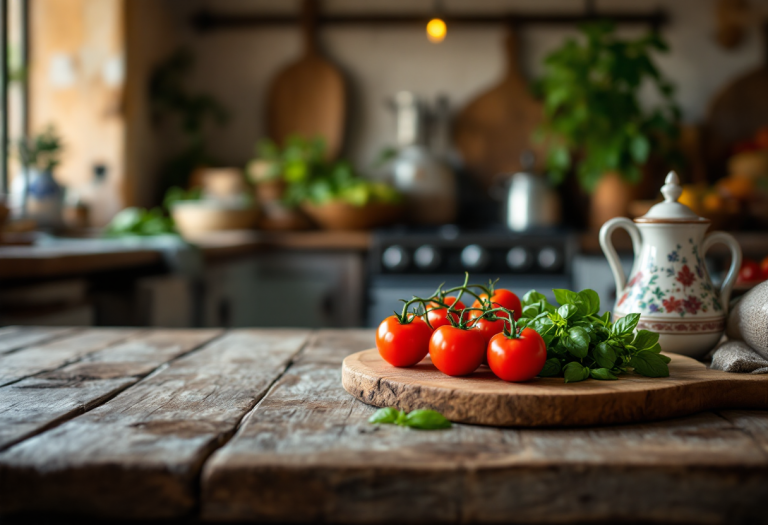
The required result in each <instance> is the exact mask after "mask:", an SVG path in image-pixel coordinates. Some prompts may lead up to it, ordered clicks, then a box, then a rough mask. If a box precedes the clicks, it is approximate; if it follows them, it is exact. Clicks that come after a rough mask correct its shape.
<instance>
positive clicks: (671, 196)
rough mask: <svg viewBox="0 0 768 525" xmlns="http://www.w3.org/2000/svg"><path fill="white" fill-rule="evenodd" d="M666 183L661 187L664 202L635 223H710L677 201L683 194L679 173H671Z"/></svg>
mask: <svg viewBox="0 0 768 525" xmlns="http://www.w3.org/2000/svg"><path fill="white" fill-rule="evenodd" d="M664 183H665V184H664V186H662V187H661V194H662V195H664V201H663V202H660V203H658V204H655V205H653V206H651V209H650V210H648V213H646V214H645V215H643V216H642V217H638V218H636V219H635V222H640V223H648V222H692V223H701V224H705V223H708V222H710V221H709V219H705V218H704V217H699V216H698V215H696V213H694V211H693V210H692V209H690V208H689V207H688V206H686V205H685V204H682V203H680V202H678V201H677V199H679V198H680V195H682V193H683V188H682V186H680V178H679V177H678V176H677V173H675V172H674V171H670V172H669V173H668V174H667V178H666V179H665V180H664Z"/></svg>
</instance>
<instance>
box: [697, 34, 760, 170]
mask: <svg viewBox="0 0 768 525" xmlns="http://www.w3.org/2000/svg"><path fill="white" fill-rule="evenodd" d="M762 39H763V48H764V51H763V52H764V57H763V64H762V65H761V66H760V67H758V68H756V69H754V70H753V71H751V72H749V73H747V74H746V75H744V76H742V77H739V78H738V79H736V80H734V81H733V82H731V83H730V84H728V85H727V86H726V87H725V88H724V89H723V90H722V91H720V92H719V93H718V94H717V96H716V97H715V98H714V99H713V100H712V103H711V105H710V107H709V112H708V115H707V120H706V124H705V127H704V147H703V151H702V153H703V155H704V159H705V161H706V162H705V164H706V165H707V167H708V171H709V178H710V180H715V179H717V178H720V177H724V176H726V175H728V173H727V168H726V161H727V159H728V157H730V155H731V154H732V153H733V146H734V145H735V144H736V143H737V142H741V141H745V140H749V139H751V138H753V136H754V134H755V132H756V131H757V130H758V129H759V128H761V127H764V126H768V21H765V22H764V24H763V28H762Z"/></svg>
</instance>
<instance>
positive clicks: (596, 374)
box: [589, 368, 618, 381]
mask: <svg viewBox="0 0 768 525" xmlns="http://www.w3.org/2000/svg"><path fill="white" fill-rule="evenodd" d="M589 375H590V376H591V377H592V379H599V380H601V381H614V380H616V379H618V377H616V376H615V375H613V374H612V373H611V371H610V370H608V369H607V368H598V369H597V370H590V372H589Z"/></svg>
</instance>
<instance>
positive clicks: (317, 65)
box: [267, 0, 346, 158]
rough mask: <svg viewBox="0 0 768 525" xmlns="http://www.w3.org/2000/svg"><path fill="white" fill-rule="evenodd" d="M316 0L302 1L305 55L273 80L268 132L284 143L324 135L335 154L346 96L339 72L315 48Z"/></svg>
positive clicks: (330, 155) (340, 139)
mask: <svg viewBox="0 0 768 525" xmlns="http://www.w3.org/2000/svg"><path fill="white" fill-rule="evenodd" d="M316 8H317V4H316V1H315V0H304V2H303V4H302V10H303V11H302V37H303V39H304V55H303V56H302V57H301V58H300V59H299V60H298V61H297V62H294V63H293V64H290V65H289V66H287V67H286V68H285V69H283V70H282V71H281V72H280V73H279V74H278V75H277V77H276V78H275V80H274V81H273V82H272V86H271V87H270V90H269V96H268V100H267V115H268V116H267V118H268V123H267V127H268V132H269V136H270V137H271V138H272V139H273V140H275V141H277V142H278V143H281V144H282V143H283V142H284V141H285V139H286V138H288V137H290V136H291V135H300V136H302V137H305V138H312V137H317V136H320V137H323V138H324V139H325V143H326V147H327V157H328V158H334V157H336V156H337V155H338V153H339V151H340V150H341V146H342V142H343V138H344V118H345V97H346V90H345V87H344V78H343V76H342V74H341V72H340V71H339V70H338V69H337V68H336V67H335V66H334V65H333V64H331V63H330V62H329V61H328V60H326V59H325V58H323V57H322V55H321V54H320V51H319V49H318V48H317V38H316Z"/></svg>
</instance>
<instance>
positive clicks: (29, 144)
mask: <svg viewBox="0 0 768 525" xmlns="http://www.w3.org/2000/svg"><path fill="white" fill-rule="evenodd" d="M16 149H17V151H18V154H19V161H20V162H21V165H22V166H24V167H25V168H36V169H38V170H40V171H52V170H53V169H54V168H55V167H56V166H58V165H59V162H61V153H62V151H64V145H63V144H62V141H61V137H60V136H59V134H58V133H57V132H56V128H54V127H53V126H52V125H50V126H48V127H47V128H46V129H45V131H43V132H42V133H40V134H38V135H35V136H34V137H22V138H20V139H19V140H18V142H17V144H16Z"/></svg>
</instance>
